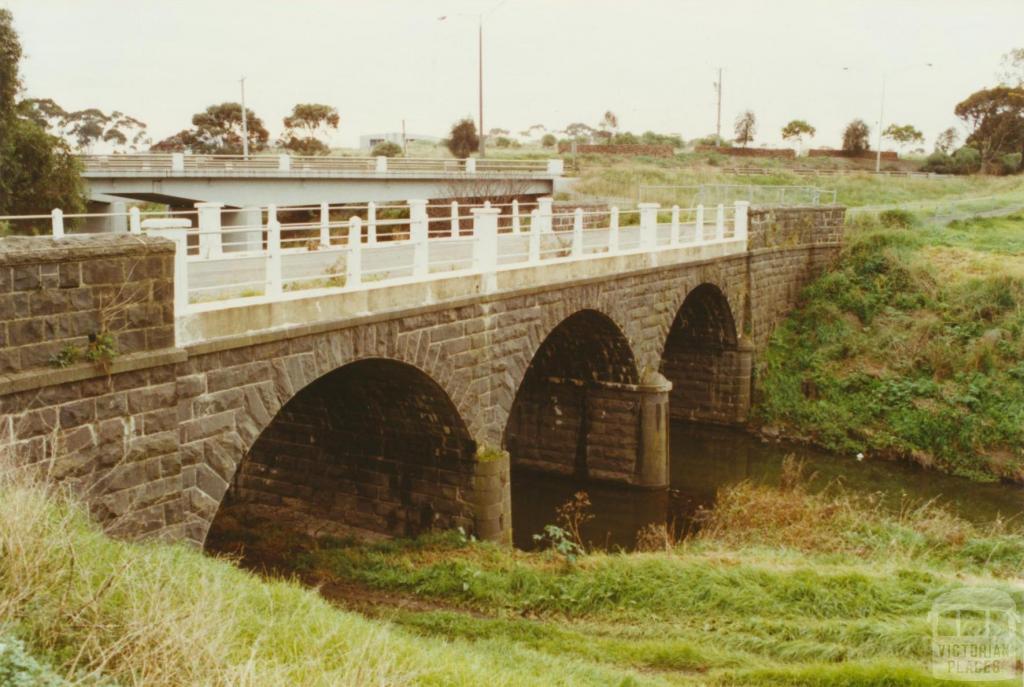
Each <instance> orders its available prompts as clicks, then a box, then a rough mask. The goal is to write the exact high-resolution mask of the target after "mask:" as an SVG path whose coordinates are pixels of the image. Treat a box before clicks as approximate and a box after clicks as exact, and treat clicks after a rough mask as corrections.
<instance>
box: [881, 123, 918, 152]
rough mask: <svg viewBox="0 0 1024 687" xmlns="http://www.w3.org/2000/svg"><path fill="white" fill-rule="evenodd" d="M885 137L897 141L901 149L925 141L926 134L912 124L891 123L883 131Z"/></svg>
mask: <svg viewBox="0 0 1024 687" xmlns="http://www.w3.org/2000/svg"><path fill="white" fill-rule="evenodd" d="M882 137H883V138H888V139H889V140H890V141H895V142H896V143H897V144H898V145H899V147H900V149H901V150H902V149H903V148H904V147H906V146H908V145H912V144H914V143H924V134H922V133H921V132H920V131H918V130H917V129H916V128H914V126H913V125H911V124H904V125H903V126H900V125H899V124H890V125H889V126H887V127H886V128H885V131H883V132H882Z"/></svg>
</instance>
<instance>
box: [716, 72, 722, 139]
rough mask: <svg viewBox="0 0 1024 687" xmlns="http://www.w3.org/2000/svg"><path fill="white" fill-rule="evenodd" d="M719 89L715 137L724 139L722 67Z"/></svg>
mask: <svg viewBox="0 0 1024 687" xmlns="http://www.w3.org/2000/svg"><path fill="white" fill-rule="evenodd" d="M715 86H716V88H717V90H718V108H717V112H716V114H715V138H717V139H718V140H719V141H721V140H722V68H721V67H719V68H718V81H716V82H715Z"/></svg>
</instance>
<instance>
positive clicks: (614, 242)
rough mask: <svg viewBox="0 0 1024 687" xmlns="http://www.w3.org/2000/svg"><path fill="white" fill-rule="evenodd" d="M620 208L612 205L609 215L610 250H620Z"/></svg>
mask: <svg viewBox="0 0 1024 687" xmlns="http://www.w3.org/2000/svg"><path fill="white" fill-rule="evenodd" d="M619 236H620V234H619V208H618V206H617V205H613V206H612V211H611V214H610V215H609V217H608V252H609V253H618V252H619Z"/></svg>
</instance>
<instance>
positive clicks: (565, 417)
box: [502, 309, 640, 478]
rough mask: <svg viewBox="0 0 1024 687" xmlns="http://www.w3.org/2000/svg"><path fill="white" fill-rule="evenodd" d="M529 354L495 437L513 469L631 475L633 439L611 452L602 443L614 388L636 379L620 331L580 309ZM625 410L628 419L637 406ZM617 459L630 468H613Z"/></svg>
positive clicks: (618, 394)
mask: <svg viewBox="0 0 1024 687" xmlns="http://www.w3.org/2000/svg"><path fill="white" fill-rule="evenodd" d="M534 350H535V353H534V354H533V356H532V358H531V360H530V363H529V365H528V367H527V369H526V371H525V373H524V374H523V376H522V381H521V382H520V383H519V386H518V388H517V390H516V394H515V398H514V400H513V402H512V407H511V410H510V412H509V416H508V421H507V423H506V425H505V430H504V435H503V438H502V444H503V447H504V448H505V449H506V450H507V451H508V452H509V454H510V457H511V462H512V465H513V467H514V468H524V469H530V470H535V471H542V472H554V473H558V474H563V475H574V476H576V477H580V478H588V477H592V476H600V475H601V473H609V472H621V473H622V474H627V473H628V474H631V473H632V467H633V463H634V462H635V459H636V454H637V445H638V443H639V439H638V438H637V439H636V440H635V441H630V440H629V438H628V437H627V438H626V440H625V441H622V442H619V443H621V444H622V445H621V446H619V447H617V448H619V449H621V450H618V451H614V450H609V447H608V446H606V445H603V442H602V439H604V438H605V436H604V434H605V433H607V432H609V431H614V427H613V423H614V418H613V417H609V410H610V409H611V408H612V407H613V406H615V405H616V403H617V402H618V401H619V400H620V397H621V391H622V390H623V389H625V388H634V387H636V385H638V384H639V382H640V374H639V371H638V369H637V364H636V360H635V357H634V355H633V351H632V347H631V346H630V343H629V341H628V340H627V339H626V337H625V335H624V334H623V333H622V330H621V329H620V328H619V327H618V326H617V325H616V324H615V322H614V321H613V320H612V319H611V318H609V317H608V316H607V315H605V314H603V313H601V312H599V311H597V310H593V309H584V310H580V311H577V312H576V313H574V314H572V315H570V316H569V317H567V318H565V319H564V320H562V321H561V322H559V323H558V325H557V326H555V327H554V328H553V329H552V330H551V331H550V332H549V333H548V335H547V336H546V337H545V338H544V339H543V341H542V342H541V343H540V344H539V345H538V346H537V347H536V348H535V349H534ZM624 405H625V406H628V407H626V408H621V409H620V410H622V411H623V412H625V413H628V414H630V421H631V422H632V421H633V415H634V414H635V411H636V408H634V407H633V406H634V405H636V403H635V402H632V401H627V402H625V403H624ZM613 414H614V413H613ZM627 434H628V432H627ZM612 454H615V455H612ZM617 461H619V462H623V463H629V468H628V469H626V470H622V466H621V465H616V466H613V465H612V464H613V463H616V462H617ZM595 473H596V474H595Z"/></svg>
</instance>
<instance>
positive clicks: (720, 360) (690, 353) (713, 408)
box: [660, 282, 752, 424]
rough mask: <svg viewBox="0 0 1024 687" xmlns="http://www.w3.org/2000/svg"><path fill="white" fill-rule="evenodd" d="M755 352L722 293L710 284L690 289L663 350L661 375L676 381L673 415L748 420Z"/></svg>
mask: <svg viewBox="0 0 1024 687" xmlns="http://www.w3.org/2000/svg"><path fill="white" fill-rule="evenodd" d="M751 354H752V350H751V349H750V346H749V345H748V344H747V342H745V341H743V340H742V339H741V338H740V337H739V334H738V332H737V329H736V320H735V318H734V316H733V312H732V309H731V307H730V305H729V301H728V299H727V298H726V296H725V294H724V293H723V292H722V290H721V289H720V288H719V287H718V286H716V285H715V284H712V283H707V282H705V283H702V284H699V285H698V286H696V287H695V288H693V289H692V290H690V292H689V293H687V295H686V298H685V299H684V300H683V303H682V305H681V306H680V307H679V310H678V311H677V312H676V315H675V318H674V319H673V321H672V325H671V326H670V327H669V331H668V334H667V336H666V338H665V345H664V347H663V349H662V356H661V368H660V369H661V373H662V374H663V375H664V376H665V377H666V378H667V379H668V381H669V382H671V383H672V393H671V396H670V406H669V407H670V414H671V417H672V418H673V419H682V420H691V421H700V422H716V423H725V424H730V423H736V422H742V421H743V420H745V418H746V413H747V410H748V409H749V406H750V374H751V362H752V361H751Z"/></svg>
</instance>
